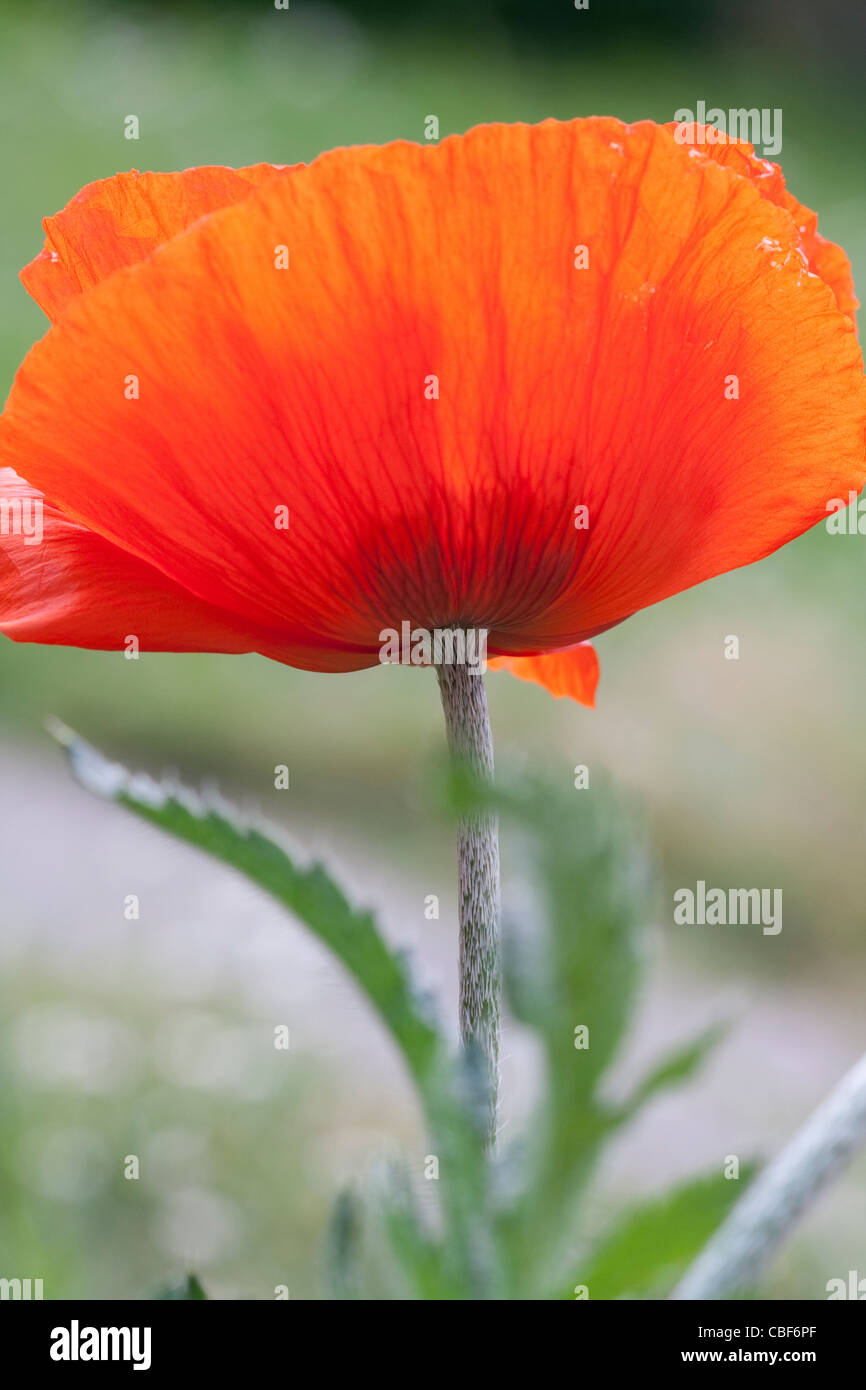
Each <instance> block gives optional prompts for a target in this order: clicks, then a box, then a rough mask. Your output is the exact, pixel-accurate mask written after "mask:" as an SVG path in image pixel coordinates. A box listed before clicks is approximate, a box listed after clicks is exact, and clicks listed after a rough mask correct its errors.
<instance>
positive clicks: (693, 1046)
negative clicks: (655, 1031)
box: [620, 1024, 725, 1120]
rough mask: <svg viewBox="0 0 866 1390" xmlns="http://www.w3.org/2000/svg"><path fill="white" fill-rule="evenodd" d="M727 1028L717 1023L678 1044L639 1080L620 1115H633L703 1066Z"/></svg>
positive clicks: (628, 1117) (623, 1116) (624, 1117)
mask: <svg viewBox="0 0 866 1390" xmlns="http://www.w3.org/2000/svg"><path fill="white" fill-rule="evenodd" d="M724 1034H725V1029H724V1027H722V1026H721V1025H720V1024H714V1025H713V1027H711V1028H707V1029H706V1031H705V1032H703V1033H701V1034H699V1036H698V1037H697V1038H695V1039H694V1040H693V1041H692V1042H690V1043H686V1044H685V1046H684V1047H679V1048H676V1049H675V1051H673V1052H671V1053H670V1054H669V1055H668V1056H667V1057H665V1058H664V1059H663V1060H662V1061H661V1062H660V1063H659V1064H658V1066H656V1067H654V1068H653V1070H652V1071H651V1072H650V1073H649V1075H648V1076H646V1077H644V1079H643V1081H641V1082H640V1083H639V1085H638V1086H637V1087H636V1089H635V1091H634V1092H633V1094H632V1095H631V1096H630V1097H629V1099H628V1100H627V1101H626V1102H625V1104H624V1105H623V1107H622V1109H621V1111H620V1116H621V1118H622V1119H624V1120H625V1119H630V1118H631V1116H632V1115H634V1114H635V1113H636V1112H637V1111H638V1110H639V1109H640V1108H641V1107H642V1106H643V1105H645V1104H646V1102H647V1101H648V1100H650V1099H651V1097H652V1096H654V1095H656V1094H657V1093H658V1092H659V1091H664V1090H667V1089H668V1088H669V1087H671V1086H678V1085H680V1084H681V1083H682V1082H683V1081H688V1080H690V1079H691V1077H692V1076H694V1074H695V1072H697V1071H698V1070H699V1068H700V1067H702V1066H703V1064H704V1062H705V1060H706V1058H707V1057H708V1055H709V1054H710V1053H711V1052H712V1051H713V1049H714V1048H715V1047H717V1046H718V1044H719V1042H720V1041H721V1039H722V1038H723V1037H724Z"/></svg>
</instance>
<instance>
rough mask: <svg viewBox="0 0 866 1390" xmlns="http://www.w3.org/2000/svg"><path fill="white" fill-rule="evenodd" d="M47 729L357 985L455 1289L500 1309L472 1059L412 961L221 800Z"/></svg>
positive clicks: (82, 765)
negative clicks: (431, 1167) (427, 1162)
mask: <svg viewBox="0 0 866 1390" xmlns="http://www.w3.org/2000/svg"><path fill="white" fill-rule="evenodd" d="M49 727H50V730H51V732H52V733H53V735H54V737H55V738H57V740H58V741H59V742H60V743H61V744H62V745H63V747H64V748H65V750H66V752H67V755H68V757H69V760H70V764H71V766H72V770H73V772H74V774H75V776H76V777H77V778H78V780H79V782H81V784H82V785H83V786H84V787H86V788H87V789H88V790H89V791H91V792H93V793H94V794H95V795H98V796H102V797H104V798H107V799H108V800H112V801H115V802H117V803H118V804H119V805H121V806H124V807H125V808H126V809H127V810H129V811H132V812H133V813H134V814H135V815H137V816H140V817H141V818H142V819H144V820H146V821H149V822H150V823H151V824H152V825H155V826H158V827H159V828H160V829H162V830H165V831H167V832H168V833H169V834H171V835H174V836H175V837H176V838H177V839H180V840H184V841H186V842H187V843H188V844H191V845H194V846H196V847H197V848H198V849H201V850H203V851H204V852H205V853H207V854H209V855H211V856H212V857H213V858H215V859H218V860H219V861H220V862H221V863H223V864H226V865H229V866H230V867H232V868H234V869H236V870H238V871H239V872H240V873H242V874H244V875H245V876H246V877H247V878H248V879H250V880H251V881H252V882H253V883H255V884H257V885H258V886H259V887H260V888H263V889H264V890H265V891H266V892H268V893H269V894H270V895H271V896H272V897H273V898H275V899H276V900H277V902H279V903H281V904H282V905H283V906H284V907H285V908H287V909H288V910H289V911H290V912H292V913H294V914H295V916H297V917H298V918H300V919H301V921H303V922H304V923H305V924H306V926H307V927H309V928H310V930H311V931H312V932H313V933H314V935H315V936H316V937H317V938H318V939H319V940H320V941H321V942H322V943H323V944H324V945H325V946H327V947H329V949H330V950H331V951H332V952H333V953H334V954H335V955H336V956H337V958H338V959H339V960H340V961H341V962H342V963H343V965H344V966H345V967H346V969H347V970H348V971H349V972H350V973H351V974H352V975H353V976H354V978H355V980H356V981H357V983H358V984H359V985H360V987H361V989H362V990H363V992H364V993H365V994H366V996H367V998H368V999H369V1000H370V1002H371V1003H372V1005H373V1007H374V1008H375V1010H376V1011H377V1013H378V1014H379V1017H380V1018H381V1020H382V1022H383V1023H384V1025H385V1027H386V1028H387V1029H388V1030H389V1032H390V1033H391V1036H392V1038H393V1039H394V1041H395V1042H396V1044H397V1046H398V1048H399V1050H400V1052H401V1053H402V1056H403V1058H404V1061H405V1063H406V1066H407V1067H408V1070H409V1072H410V1074H411V1075H412V1077H413V1079H414V1081H415V1084H416V1087H417V1089H418V1092H419V1095H420V1098H421V1102H422V1105H423V1107H424V1110H425V1113H426V1116H427V1121H428V1125H429V1128H430V1133H431V1142H432V1143H433V1145H434V1149H435V1152H436V1155H437V1157H438V1158H439V1164H440V1172H441V1185H440V1194H441V1199H442V1206H443V1211H444V1213H445V1216H446V1221H447V1226H448V1232H449V1258H450V1260H451V1264H452V1268H451V1270H450V1277H451V1278H453V1279H454V1280H456V1281H458V1282H461V1281H462V1285H463V1287H464V1288H465V1290H466V1295H467V1296H469V1297H475V1298H478V1297H492V1296H493V1295H494V1292H495V1290H496V1288H497V1287H498V1280H499V1277H500V1275H499V1263H498V1260H497V1258H496V1255H495V1253H494V1252H493V1250H492V1248H491V1239H492V1238H491V1235H490V1229H491V1220H490V1213H489V1206H490V1200H489V1182H488V1169H487V1161H486V1157H485V1154H484V1146H483V1142H482V1135H481V1131H480V1128H479V1125H478V1122H477V1119H476V1116H475V1107H474V1104H473V1093H474V1091H473V1086H472V1084H471V1076H470V1072H471V1065H470V1059H466V1058H462V1059H455V1058H453V1057H452V1055H451V1053H450V1050H449V1048H448V1046H447V1044H446V1042H445V1039H444V1037H443V1035H442V1033H441V1032H440V1030H439V1028H438V1026H437V1024H436V1021H435V1019H434V1017H433V1010H432V1005H431V1001H430V998H429V996H427V995H426V994H423V993H422V992H421V991H420V990H419V989H418V988H417V986H416V985H415V983H414V981H413V979H412V977H411V973H410V970H409V965H408V962H407V960H406V958H405V956H404V955H403V954H401V953H399V952H397V951H393V950H392V949H391V948H390V947H389V946H388V944H387V943H386V941H385V940H384V938H383V937H382V936H381V934H380V932H379V930H378V928H377V926H376V923H375V920H374V918H373V916H372V914H371V913H370V912H367V911H364V910H362V909H358V908H354V907H352V906H351V905H350V903H349V902H348V900H347V898H346V896H345V894H344V893H343V891H342V889H341V888H340V887H339V886H338V885H337V883H336V882H335V880H334V879H333V878H332V876H331V874H330V873H329V871H328V870H327V869H326V867H325V866H324V865H323V864H321V863H305V862H303V860H302V858H301V856H300V855H299V854H298V853H297V852H295V851H293V850H292V849H290V847H289V846H288V845H286V844H281V843H278V842H277V840H276V838H274V837H273V836H272V835H271V834H270V833H265V831H264V830H263V829H261V828H258V827H256V826H253V825H251V824H247V823H243V822H242V821H241V819H240V817H239V816H238V813H237V811H236V810H235V809H234V808H233V807H232V806H230V805H229V804H228V803H227V802H226V801H224V800H223V799H222V798H220V797H215V796H211V797H208V798H206V797H203V796H200V795H198V794H197V793H195V792H193V791H191V790H190V789H189V788H187V787H184V786H181V785H180V784H178V783H177V782H175V781H161V782H160V781H156V780H155V779H154V778H152V777H149V776H147V775H145V774H141V773H136V774H131V773H129V772H128V771H127V770H126V769H125V768H124V767H122V766H121V765H120V764H118V763H111V762H109V761H108V760H107V759H106V758H104V757H103V756H102V754H101V753H99V752H97V750H96V749H94V748H92V747H91V746H90V745H89V744H88V743H86V742H85V741H84V740H83V739H81V738H79V737H78V736H77V735H76V734H74V733H73V732H72V731H71V730H69V729H67V728H66V726H65V725H63V724H60V723H59V722H58V721H52V722H51V724H50V725H49Z"/></svg>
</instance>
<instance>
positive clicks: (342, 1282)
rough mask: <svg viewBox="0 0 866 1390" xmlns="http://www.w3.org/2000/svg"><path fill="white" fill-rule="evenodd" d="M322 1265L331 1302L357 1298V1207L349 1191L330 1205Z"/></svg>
mask: <svg viewBox="0 0 866 1390" xmlns="http://www.w3.org/2000/svg"><path fill="white" fill-rule="evenodd" d="M326 1264H327V1272H328V1284H329V1287H330V1290H331V1296H332V1298H334V1299H337V1300H343V1299H358V1298H360V1297H361V1293H360V1287H359V1278H360V1267H361V1204H360V1202H359V1200H358V1198H357V1196H356V1195H355V1193H354V1192H352V1191H351V1190H350V1189H349V1188H344V1189H343V1191H342V1192H340V1193H338V1194H337V1200H336V1202H335V1203H334V1210H333V1212H332V1215H331V1222H330V1225H329V1227H328V1239H327V1251H326Z"/></svg>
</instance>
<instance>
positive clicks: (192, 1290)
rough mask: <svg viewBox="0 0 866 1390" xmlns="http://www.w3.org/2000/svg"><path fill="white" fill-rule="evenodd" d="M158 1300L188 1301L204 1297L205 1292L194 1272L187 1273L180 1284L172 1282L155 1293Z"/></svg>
mask: <svg viewBox="0 0 866 1390" xmlns="http://www.w3.org/2000/svg"><path fill="white" fill-rule="evenodd" d="M155 1298H156V1300H157V1301H158V1302H161V1303H164V1302H175V1303H190V1302H197V1301H199V1300H202V1299H204V1300H205V1301H206V1300H207V1294H206V1293H205V1291H204V1289H203V1288H202V1286H201V1284H200V1283H199V1280H198V1278H197V1277H196V1275H195V1274H188V1275H187V1276H186V1278H185V1279H184V1281H183V1283H181V1284H173V1285H169V1286H168V1287H166V1288H164V1289H161V1290H160V1292H159V1293H157V1294H156V1295H155Z"/></svg>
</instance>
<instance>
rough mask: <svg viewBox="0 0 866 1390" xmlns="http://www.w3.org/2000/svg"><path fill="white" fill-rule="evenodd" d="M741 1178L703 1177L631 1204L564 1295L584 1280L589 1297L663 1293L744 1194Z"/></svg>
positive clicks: (744, 1175)
mask: <svg viewBox="0 0 866 1390" xmlns="http://www.w3.org/2000/svg"><path fill="white" fill-rule="evenodd" d="M753 1171H754V1169H753V1167H751V1166H749V1167H748V1168H746V1167H744V1168H743V1169H741V1176H740V1179H739V1181H733V1180H730V1179H726V1178H724V1177H723V1176H722V1174H721V1173H716V1174H714V1175H712V1176H711V1177H702V1178H697V1179H694V1180H693V1181H692V1182H689V1183H686V1184H685V1185H684V1186H682V1187H678V1188H675V1189H674V1190H673V1191H672V1192H669V1193H666V1194H665V1195H664V1196H662V1197H655V1198H652V1199H650V1200H649V1201H647V1202H643V1203H641V1204H640V1205H637V1206H634V1207H632V1208H631V1210H630V1211H628V1212H627V1213H626V1215H625V1216H623V1217H621V1218H620V1220H619V1221H617V1222H616V1224H615V1225H614V1227H613V1229H612V1230H611V1231H610V1232H609V1233H608V1234H607V1235H606V1236H605V1237H604V1238H603V1239H602V1240H601V1241H600V1242H599V1243H598V1244H597V1245H596V1246H595V1248H594V1249H593V1250H592V1251H591V1252H590V1254H589V1255H588V1256H587V1259H586V1260H585V1261H584V1263H583V1264H582V1265H581V1267H580V1268H579V1269H578V1270H576V1271H575V1273H574V1276H573V1278H572V1279H571V1281H570V1282H569V1286H568V1288H567V1290H566V1291H565V1292H564V1293H563V1294H562V1295H561V1296H562V1297H563V1298H567V1299H573V1298H574V1288H575V1286H577V1285H580V1284H585V1285H586V1286H587V1288H588V1290H589V1297H590V1298H591V1299H612V1298H639V1297H644V1298H648V1297H663V1296H664V1294H665V1293H667V1292H668V1291H669V1290H670V1288H671V1287H672V1286H673V1284H674V1283H675V1282H676V1280H677V1279H678V1277H679V1275H680V1274H681V1273H682V1272H683V1271H684V1270H685V1269H686V1267H687V1265H689V1264H690V1263H691V1261H692V1260H693V1259H694V1258H695V1257H696V1256H697V1255H698V1254H699V1253H700V1251H701V1250H702V1249H703V1247H704V1245H705V1244H706V1242H707V1241H708V1240H709V1238H710V1236H711V1235H712V1234H713V1232H714V1231H715V1230H716V1228H717V1226H719V1225H720V1224H721V1222H722V1220H723V1219H724V1217H725V1216H726V1215H727V1213H728V1211H729V1210H730V1208H731V1207H732V1206H733V1205H734V1203H735V1202H736V1201H737V1200H738V1198H739V1197H740V1196H741V1195H742V1192H743V1186H744V1180H745V1181H748V1179H749V1178H750V1177H751V1175H752V1173H753Z"/></svg>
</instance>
